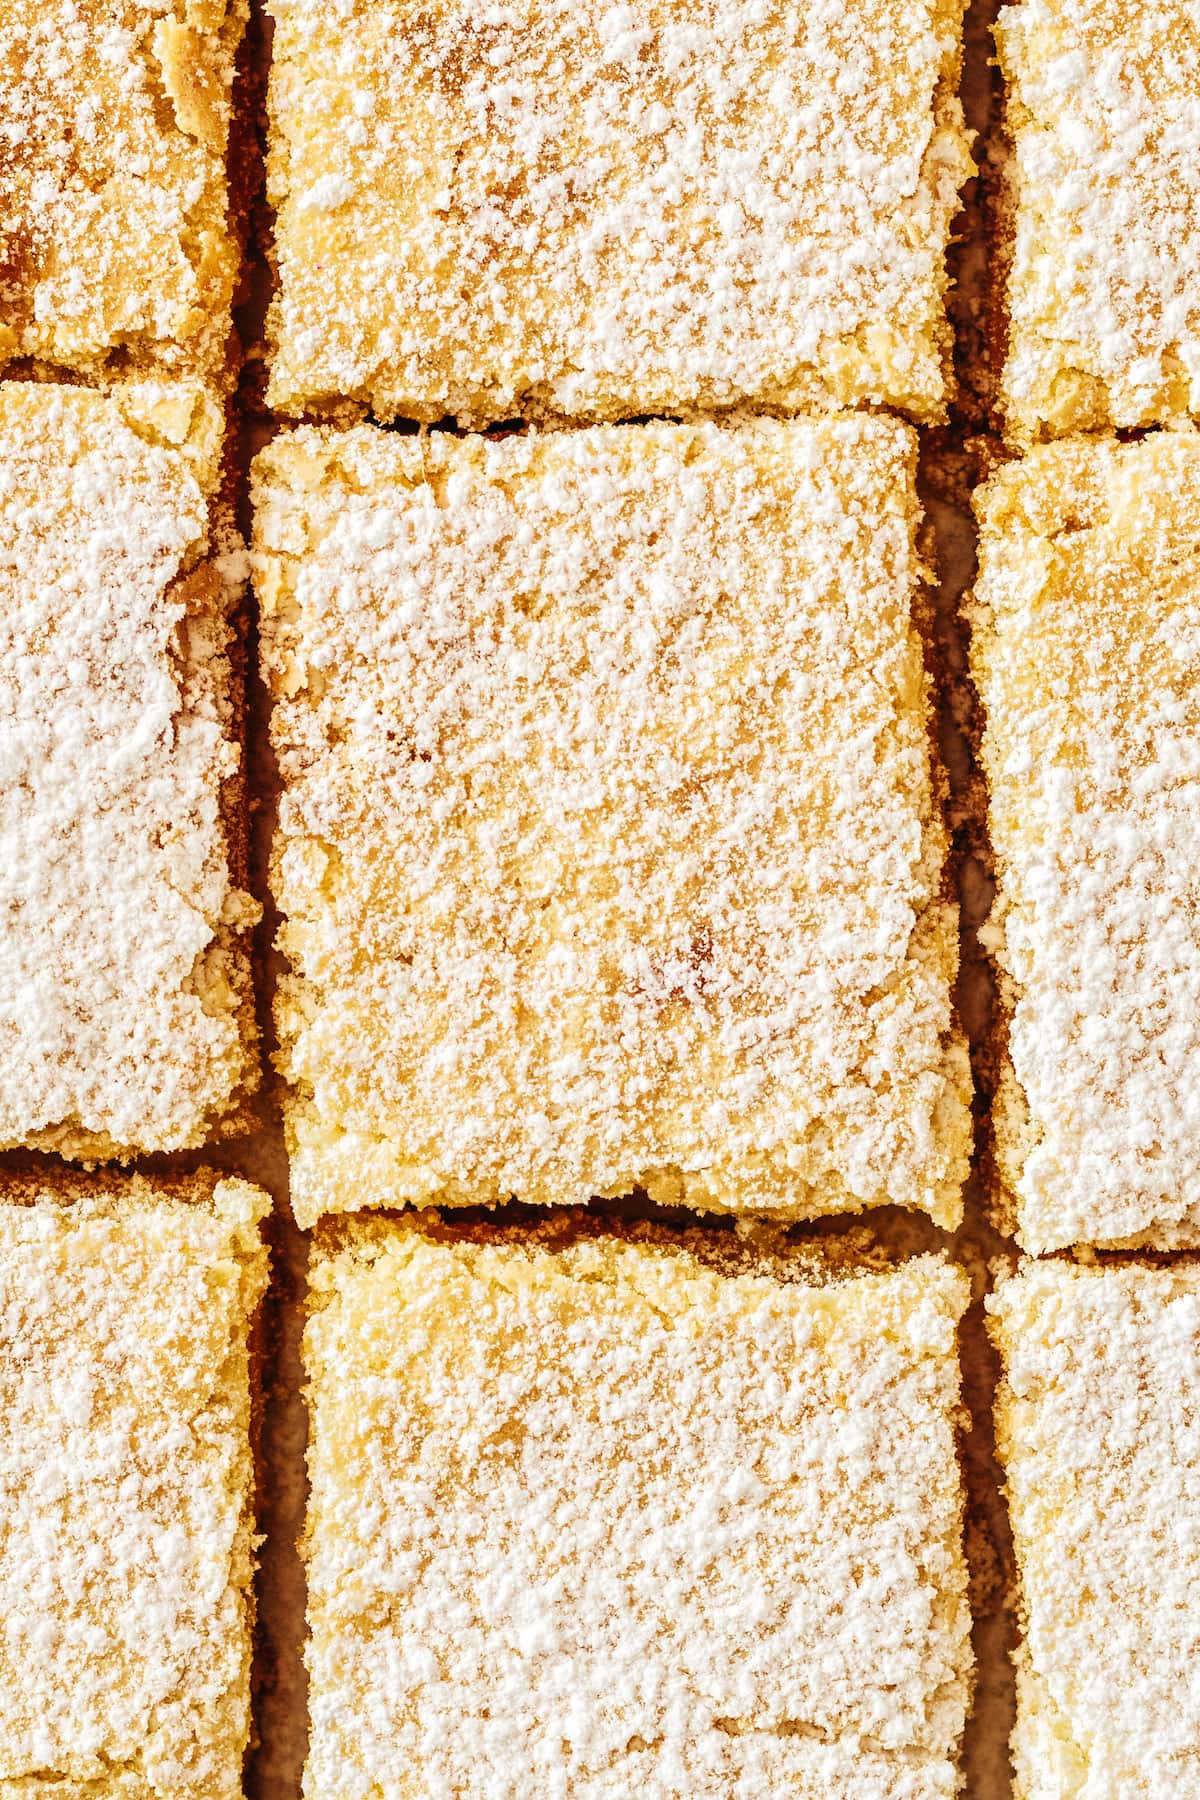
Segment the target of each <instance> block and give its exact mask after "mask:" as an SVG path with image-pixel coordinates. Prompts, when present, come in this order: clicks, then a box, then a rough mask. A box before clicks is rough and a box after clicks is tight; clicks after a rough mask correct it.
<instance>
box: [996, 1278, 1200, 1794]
mask: <svg viewBox="0 0 1200 1800" xmlns="http://www.w3.org/2000/svg"><path fill="white" fill-rule="evenodd" d="M988 1306H989V1310H990V1312H991V1314H992V1318H991V1330H992V1333H993V1336H994V1337H995V1339H996V1341H997V1343H998V1345H999V1348H1000V1350H1001V1352H1002V1355H1003V1358H1004V1364H1005V1374H1006V1379H1005V1381H1004V1382H1002V1383H1001V1387H1000V1392H999V1397H998V1420H997V1424H998V1442H999V1449H1000V1454H1001V1457H1002V1459H1003V1462H1004V1464H1005V1467H1006V1470H1007V1477H1008V1503H1009V1511H1010V1514H1011V1517H1012V1524H1013V1536H1014V1540H1015V1546H1016V1554H1017V1563H1018V1567H1019V1571H1020V1612H1021V1623H1022V1630H1023V1641H1022V1644H1021V1648H1020V1650H1019V1652H1018V1658H1017V1693H1018V1714H1017V1724H1016V1730H1015V1732H1014V1735H1013V1753H1014V1760H1015V1765H1016V1777H1017V1784H1016V1791H1017V1794H1018V1796H1019V1800H1079V1797H1081V1796H1084V1795H1092V1794H1095V1795H1097V1796H1100V1795H1118V1794H1119V1795H1121V1796H1122V1800H1167V1797H1168V1796H1171V1797H1174V1800H1187V1797H1188V1796H1190V1795H1193V1794H1195V1793H1197V1792H1200V1678H1198V1676H1197V1670H1198V1669H1200V1613H1197V1610H1196V1590H1197V1585H1198V1584H1200V1268H1198V1267H1197V1265H1196V1264H1195V1263H1194V1262H1188V1261H1181V1262H1177V1263H1175V1264H1174V1266H1172V1267H1160V1268H1147V1267H1140V1266H1137V1265H1122V1264H1114V1263H1108V1264H1102V1265H1095V1266H1091V1267H1086V1268H1085V1267H1077V1266H1075V1265H1074V1264H1071V1263H1068V1262H1057V1261H1055V1262H1046V1263H1042V1264H1038V1265H1030V1264H1026V1265H1025V1266H1024V1268H1023V1269H1022V1270H1021V1271H1020V1273H1018V1274H1017V1275H1015V1276H1010V1277H1009V1278H1007V1279H1005V1280H1002V1281H1001V1283H1000V1286H999V1289H998V1292H997V1294H996V1295H995V1297H993V1298H992V1299H990V1300H989V1302H988Z"/></svg>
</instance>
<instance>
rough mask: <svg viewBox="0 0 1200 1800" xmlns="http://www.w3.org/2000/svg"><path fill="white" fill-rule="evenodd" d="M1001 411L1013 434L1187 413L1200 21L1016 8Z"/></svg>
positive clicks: (1072, 3)
mask: <svg viewBox="0 0 1200 1800" xmlns="http://www.w3.org/2000/svg"><path fill="white" fill-rule="evenodd" d="M996 39H997V44H998V46H999V50H1000V56H1001V62H1002V64H1003V68H1004V74H1005V78H1006V80H1007V84H1008V129H1009V133H1010V135H1011V137H1012V140H1013V148H1014V154H1013V163H1012V168H1011V171H1010V180H1011V203H1012V220H1011V224H1012V233H1013V238H1012V266H1011V271H1010V277H1009V289H1008V316H1009V342H1008V361H1007V365H1006V367H1005V370H1004V376H1003V401H1004V406H1005V410H1006V414H1007V423H1008V429H1009V431H1010V432H1011V434H1012V435H1013V436H1014V437H1015V438H1017V439H1020V440H1025V441H1028V440H1030V439H1035V438H1038V437H1042V436H1057V435H1059V434H1061V433H1063V432H1068V431H1073V430H1088V429H1090V430H1095V429H1103V428H1105V427H1108V428H1112V427H1113V426H1129V425H1144V424H1150V423H1153V422H1155V421H1160V420H1167V419H1171V418H1175V417H1179V416H1181V415H1186V414H1187V413H1188V412H1189V411H1190V412H1191V413H1197V412H1200V284H1198V283H1197V276H1196V271H1197V268H1198V267H1200V10H1198V9H1197V7H1196V4H1195V0H1137V3H1136V4H1133V3H1132V0H1018V3H1017V4H1016V5H1010V6H1005V7H1003V8H1002V9H1001V11H1000V16H999V22H998V24H997V27H996Z"/></svg>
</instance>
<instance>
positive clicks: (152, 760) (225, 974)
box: [0, 382, 254, 1151]
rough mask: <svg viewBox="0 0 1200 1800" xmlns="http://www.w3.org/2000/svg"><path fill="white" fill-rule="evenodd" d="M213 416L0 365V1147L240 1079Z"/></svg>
mask: <svg viewBox="0 0 1200 1800" xmlns="http://www.w3.org/2000/svg"><path fill="white" fill-rule="evenodd" d="M220 431H221V420H220V416H219V413H218V410H217V408H216V407H215V406H214V405H213V403H212V402H211V401H210V400H208V399H206V398H204V397H202V396H200V395H198V394H197V393H196V392H194V391H193V390H190V389H184V388H172V387H164V386H155V385H150V384H146V385H143V386H135V387H131V388H128V389H126V390H123V391H122V392H120V393H119V394H116V395H114V396H112V397H107V398H106V397H105V396H103V395H100V394H96V393H92V392H89V391H87V390H85V389H83V388H56V387H50V386H39V385H33V384H25V383H20V382H8V383H4V384H3V385H2V386H0V771H2V777H0V841H2V842H3V843H4V845H5V846H6V854H5V856H4V858H3V859H2V861H0V911H3V914H4V920H5V924H4V951H3V955H2V956H0V1143H4V1144H13V1143H22V1142H44V1143H47V1144H51V1145H53V1146H55V1147H62V1148H66V1149H68V1150H78V1151H82V1150H86V1149H87V1148H89V1147H90V1146H91V1145H93V1144H94V1145H96V1146H97V1147H98V1148H100V1149H101V1151H103V1150H104V1148H105V1146H106V1145H107V1146H109V1147H111V1146H112V1145H119V1146H127V1147H131V1148H138V1149H171V1148H176V1147H178V1146H181V1145H186V1144H194V1143H199V1142H202V1141H203V1140H204V1137H205V1135H206V1134H207V1132H208V1131H209V1130H210V1129H211V1128H212V1126H213V1125H214V1124H215V1123H216V1121H218V1120H219V1119H220V1118H221V1117H222V1115H223V1114H224V1113H226V1112H227V1111H228V1109H229V1107H230V1105H231V1104H232V1102H233V1100H234V1098H235V1097H236V1095H237V1093H238V1091H239V1090H240V1089H241V1087H242V1086H243V1085H244V1084H246V1083H247V1082H248V1081H249V1080H250V1077H251V1070H250V1060H249V1056H248V1051H247V1047H246V1042H245V1029H246V1026H247V1024H248V1019H247V1011H248V997H249V974H248V968H247V964H246V959H245V956H244V953H243V951H242V949H241V948H240V933H241V930H242V929H243V928H244V927H245V926H246V925H248V924H249V923H250V922H251V920H252V918H253V916H254V908H253V903H252V902H251V901H250V900H249V898H248V896H246V895H244V894H242V893H240V892H239V891H238V890H237V889H236V888H235V887H234V886H232V884H231V880H230V872H229V866H228V861H227V854H226V831H225V824H224V821H223V817H222V800H223V787H224V784H225V783H226V782H227V781H229V780H230V779H231V778H232V777H233V776H234V775H235V774H236V772H237V769H238V762H239V754H240V753H239V750H238V747H237V744H236V743H235V742H234V741H233V729H234V721H233V712H232V701H231V693H230V670H229V661H228V655H227V652H228V647H229V639H230V630H229V627H228V624H227V618H226V615H227V613H228V611H229V607H230V604H231V601H232V598H233V594H234V590H233V589H231V588H230V587H229V586H228V584H227V582H226V581H225V580H224V579H223V576H222V574H221V573H220V571H219V569H218V568H217V567H216V566H215V565H214V564H213V563H211V562H210V561H208V560H207V556H208V553H209V551H210V550H211V549H212V548H214V546H213V545H212V544H211V543H210V534H209V506H208V497H207V496H208V492H209V490H210V489H211V487H212V485H213V482H214V480H215V477H216V473H217V460H218V456H219V448H220Z"/></svg>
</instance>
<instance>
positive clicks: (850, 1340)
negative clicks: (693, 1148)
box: [305, 1224, 970, 1800]
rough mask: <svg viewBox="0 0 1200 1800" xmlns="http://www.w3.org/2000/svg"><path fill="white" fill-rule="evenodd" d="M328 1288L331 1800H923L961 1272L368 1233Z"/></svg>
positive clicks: (952, 1480)
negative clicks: (485, 1797)
mask: <svg viewBox="0 0 1200 1800" xmlns="http://www.w3.org/2000/svg"><path fill="white" fill-rule="evenodd" d="M338 1242H339V1243H343V1244H344V1247H343V1248H340V1249H336V1248H334V1247H333V1246H332V1245H331V1246H329V1247H328V1249H327V1251H326V1253H325V1254H324V1255H322V1256H320V1257H319V1260H318V1261H317V1263H316V1266H315V1272H314V1277H313V1283H314V1286H313V1300H314V1305H315V1311H314V1313H313V1315H312V1317H311V1319H310V1323H309V1327H308V1333H307V1338H306V1361H307V1365H308V1370H309V1375H310V1379H311V1382H312V1389H311V1403H312V1407H313V1413H312V1418H313V1427H312V1435H311V1438H310V1448H309V1468H310V1475H311V1481H312V1498H311V1506H310V1512H309V1519H308V1529H307V1560H308V1576H309V1594H310V1623H311V1631H312V1637H311V1641H310V1644H309V1650H308V1658H309V1668H310V1676H311V1687H310V1703H311V1712H312V1730H311V1739H310V1755H309V1763H308V1768H307V1773H306V1782H305V1792H306V1793H307V1794H310V1795H314V1796H315V1795H317V1794H321V1793H326V1792H334V1791H337V1792H340V1793H353V1794H362V1795H367V1794H373V1793H383V1792H385V1791H386V1792H389V1793H391V1792H396V1791H397V1786H396V1771H397V1768H402V1769H404V1770H405V1772H406V1775H407V1777H408V1779H409V1780H410V1781H411V1783H412V1785H413V1787H414V1788H415V1789H417V1790H419V1791H420V1792H423V1793H446V1794H449V1793H458V1792H464V1793H465V1792H477V1793H494V1794H516V1793H521V1792H527V1791H536V1792H537V1793H539V1794H554V1795H563V1796H565V1795H567V1794H576V1793H580V1794H581V1793H586V1794H588V1795H592V1796H595V1797H596V1800H602V1797H611V1800H619V1797H623V1796H626V1795H629V1794H635V1793H636V1794H638V1795H643V1794H644V1795H647V1796H652V1797H653V1800H668V1797H674V1800H680V1797H682V1796H687V1797H688V1800H692V1797H695V1796H701V1795H711V1796H714V1797H715V1796H718V1795H719V1796H726V1795H733V1794H736V1795H738V1796H740V1797H741V1800H768V1797H772V1796H777V1795H780V1794H783V1793H802V1794H805V1795H809V1796H812V1797H813V1800H816V1797H818V1796H829V1800H834V1796H836V1797H837V1800H899V1797H900V1796H904V1797H905V1800H918V1796H921V1797H923V1800H933V1796H937V1795H945V1796H951V1795H953V1794H954V1793H955V1792H956V1791H957V1787H958V1775H957V1769H956V1767H955V1753H956V1748H957V1744H958V1739H959V1736H960V1734H961V1731H962V1726H963V1719H964V1715H965V1711H966V1703H967V1697H968V1684H969V1669H970V1648H969V1629H970V1621H969V1615H968V1611H967V1605H966V1595H965V1585H966V1574H965V1568H964V1565H963V1561H962V1555H961V1547H960V1530H961V1512H962V1497H961V1491H960V1486H959V1474H958V1467H957V1462H956V1459H955V1452H954V1440H953V1420H954V1417H955V1411H956V1407H957V1402H958V1365H957V1358H956V1354H955V1325H956V1322H957V1319H958V1316H959V1314H960V1313H961V1311H962V1309H963V1307H964V1306H965V1304H966V1299H967V1282H966V1279H965V1277H964V1276H963V1274H962V1273H961V1271H958V1270H952V1269H951V1268H949V1267H947V1266H945V1265H944V1264H942V1263H940V1262H939V1261H937V1260H935V1259H933V1258H925V1259H920V1260H918V1261H916V1262H913V1263H909V1264H907V1265H905V1266H904V1267H902V1268H899V1269H896V1270H894V1271H892V1272H890V1273H884V1274H864V1273H856V1272H854V1271H853V1269H852V1268H851V1270H850V1271H848V1272H847V1271H845V1270H844V1271H843V1272H842V1273H843V1276H844V1278H843V1279H842V1280H840V1281H839V1280H836V1279H831V1276H832V1275H833V1274H834V1273H835V1271H834V1270H832V1269H829V1270H826V1275H825V1279H824V1280H823V1281H822V1280H820V1278H819V1276H818V1277H817V1279H816V1281H814V1280H813V1279H811V1277H812V1276H813V1275H814V1274H816V1265H817V1264H819V1262H820V1260H821V1257H820V1253H819V1252H817V1253H816V1254H815V1255H814V1256H812V1257H810V1258H809V1259H807V1260H808V1266H806V1264H805V1263H803V1262H802V1263H800V1264H799V1265H798V1266H797V1267H796V1268H795V1269H794V1270H793V1271H790V1274H791V1277H792V1278H791V1279H788V1275H789V1271H788V1268H787V1256H786V1252H784V1253H783V1255H782V1256H781V1257H780V1258H776V1259H773V1260H772V1261H771V1262H770V1263H769V1265H768V1266H767V1267H766V1268H764V1269H763V1270H761V1271H759V1270H756V1269H755V1268H754V1265H753V1261H752V1259H748V1261H749V1268H748V1269H746V1270H744V1271H743V1272H740V1273H737V1274H733V1273H726V1272H725V1271H724V1270H723V1269H722V1268H721V1267H720V1266H719V1265H718V1266H715V1267H714V1266H713V1263H712V1261H711V1260H710V1258H709V1257H708V1255H707V1254H706V1251H705V1248H704V1246H703V1245H702V1244H701V1245H698V1246H696V1248H695V1249H693V1248H692V1247H691V1242H690V1241H689V1240H688V1239H684V1240H682V1241H676V1242H672V1241H671V1240H670V1239H669V1238H666V1237H663V1236H656V1235H655V1234H653V1233H648V1232H645V1231H642V1232H641V1233H635V1234H633V1235H632V1236H631V1237H629V1238H619V1237H611V1236H601V1237H599V1238H584V1239H582V1240H581V1241H578V1242H574V1243H572V1242H571V1241H570V1239H569V1237H567V1236H566V1234H563V1236H562V1237H560V1238H559V1239H557V1240H556V1238H555V1237H554V1235H553V1234H551V1235H549V1236H548V1237H546V1236H542V1235H540V1234H539V1235H533V1236H523V1235H520V1234H511V1233H496V1232H489V1233H488V1234H487V1236H486V1238H484V1237H483V1236H482V1234H480V1238H479V1241H476V1242H470V1241H461V1240H460V1241H455V1240H454V1239H453V1238H450V1239H449V1240H447V1238H446V1237H445V1235H444V1234H435V1235H434V1236H428V1235H426V1234H424V1233H422V1232H419V1231H417V1230H413V1229H405V1228H403V1227H400V1228H397V1227H396V1226H395V1225H389V1224H380V1225H366V1226H364V1227H362V1228H356V1229H355V1230H354V1231H353V1232H352V1233H351V1234H350V1235H349V1237H348V1239H345V1240H343V1239H339V1240H338Z"/></svg>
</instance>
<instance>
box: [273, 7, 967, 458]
mask: <svg viewBox="0 0 1200 1800" xmlns="http://www.w3.org/2000/svg"><path fill="white" fill-rule="evenodd" d="M268 10H269V11H270V13H271V14H272V17H273V18H274V21H275V35H274V51H273V56H274V60H273V65H272V81H271V114H272V132H271V141H270V167H269V178H270V194H271V199H272V201H273V203H274V204H275V206H276V207H277V209H278V229H277V238H276V243H277V250H278V257H279V271H280V280H281V288H280V293H279V296H278V299H277V301H276V304H275V307H274V310H273V314H272V332H273V338H274V345H275V356H274V364H273V372H272V381H271V397H272V401H273V403H274V404H275V405H276V406H277V407H279V408H281V409H282V410H284V411H289V412H301V413H302V412H305V411H310V410H313V409H314V408H320V407H322V406H327V405H331V404H333V403H336V402H337V400H338V399H339V397H342V398H346V397H348V398H350V399H352V400H354V401H356V402H358V403H360V404H361V405H363V406H369V407H370V408H371V409H372V410H373V412H374V413H375V414H376V415H377V416H379V417H381V418H389V417H392V416H394V415H403V416H408V417H413V418H419V419H437V418H440V417H441V416H443V415H444V414H447V413H452V414H456V415H457V416H458V417H459V419H460V422H462V423H464V424H466V423H482V422H485V421H488V420H494V419H498V418H506V417H509V416H515V415H518V414H519V415H521V416H522V417H525V418H545V417H551V416H556V415H566V416H570V417H575V418H592V419H595V418H600V419H604V418H616V417H619V416H621V415H629V414H639V413H650V412H664V411H665V412H691V411H695V410H696V409H701V408H716V407H725V406H729V405H734V404H738V403H739V402H745V401H752V402H754V403H755V404H758V405H762V406H770V407H780V408H786V409H796V408H800V407H806V406H831V405H832V406H839V405H857V404H861V403H864V402H872V401H873V402H880V403H889V404H893V405H896V406H899V407H902V408H905V409H907V410H909V411H910V412H911V413H912V414H913V415H914V416H916V417H919V418H936V417H940V416H941V413H942V407H943V395H944V388H945V380H944V364H945V361H946V357H947V352H948V347H949V332H948V329H947V326H946V322H945V317H944V308H943V294H944V289H945V283H946V275H945V261H944V253H945V247H946V241H947V237H948V233H949V226H950V221H951V219H952V217H953V215H954V213H955V212H956V210H957V206H958V198H957V196H958V189H959V187H960V185H961V183H962V182H963V180H964V179H965V178H966V176H967V175H968V173H969V172H970V167H971V165H970V158H969V156H968V154H967V148H966V137H965V133H964V130H963V124H962V114H961V109H960V107H959V103H958V100H957V97H956V95H955V88H956V85H957V79H958V67H959V57H960V35H961V22H962V12H963V7H962V3H961V0H913V3H912V4H909V5H905V6H896V5H893V4H890V0H854V3H853V4H847V3H846V0H806V3H805V4H804V5H803V6H794V5H783V4H780V3H779V0H703V3H702V4H696V3H694V0H693V3H690V4H687V5H683V4H680V3H679V0H634V3H632V4H629V3H626V0H612V3H611V4H609V3H604V4H601V3H594V0H515V3H513V4H500V3H497V4H488V5H485V6H480V5H478V4H475V3H474V0H431V3H425V0H271V4H270V6H269V8H268ZM334 158H335V159H336V160H335V162H334V161H333V160H332V159H334ZM331 170H335V173H331Z"/></svg>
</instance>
